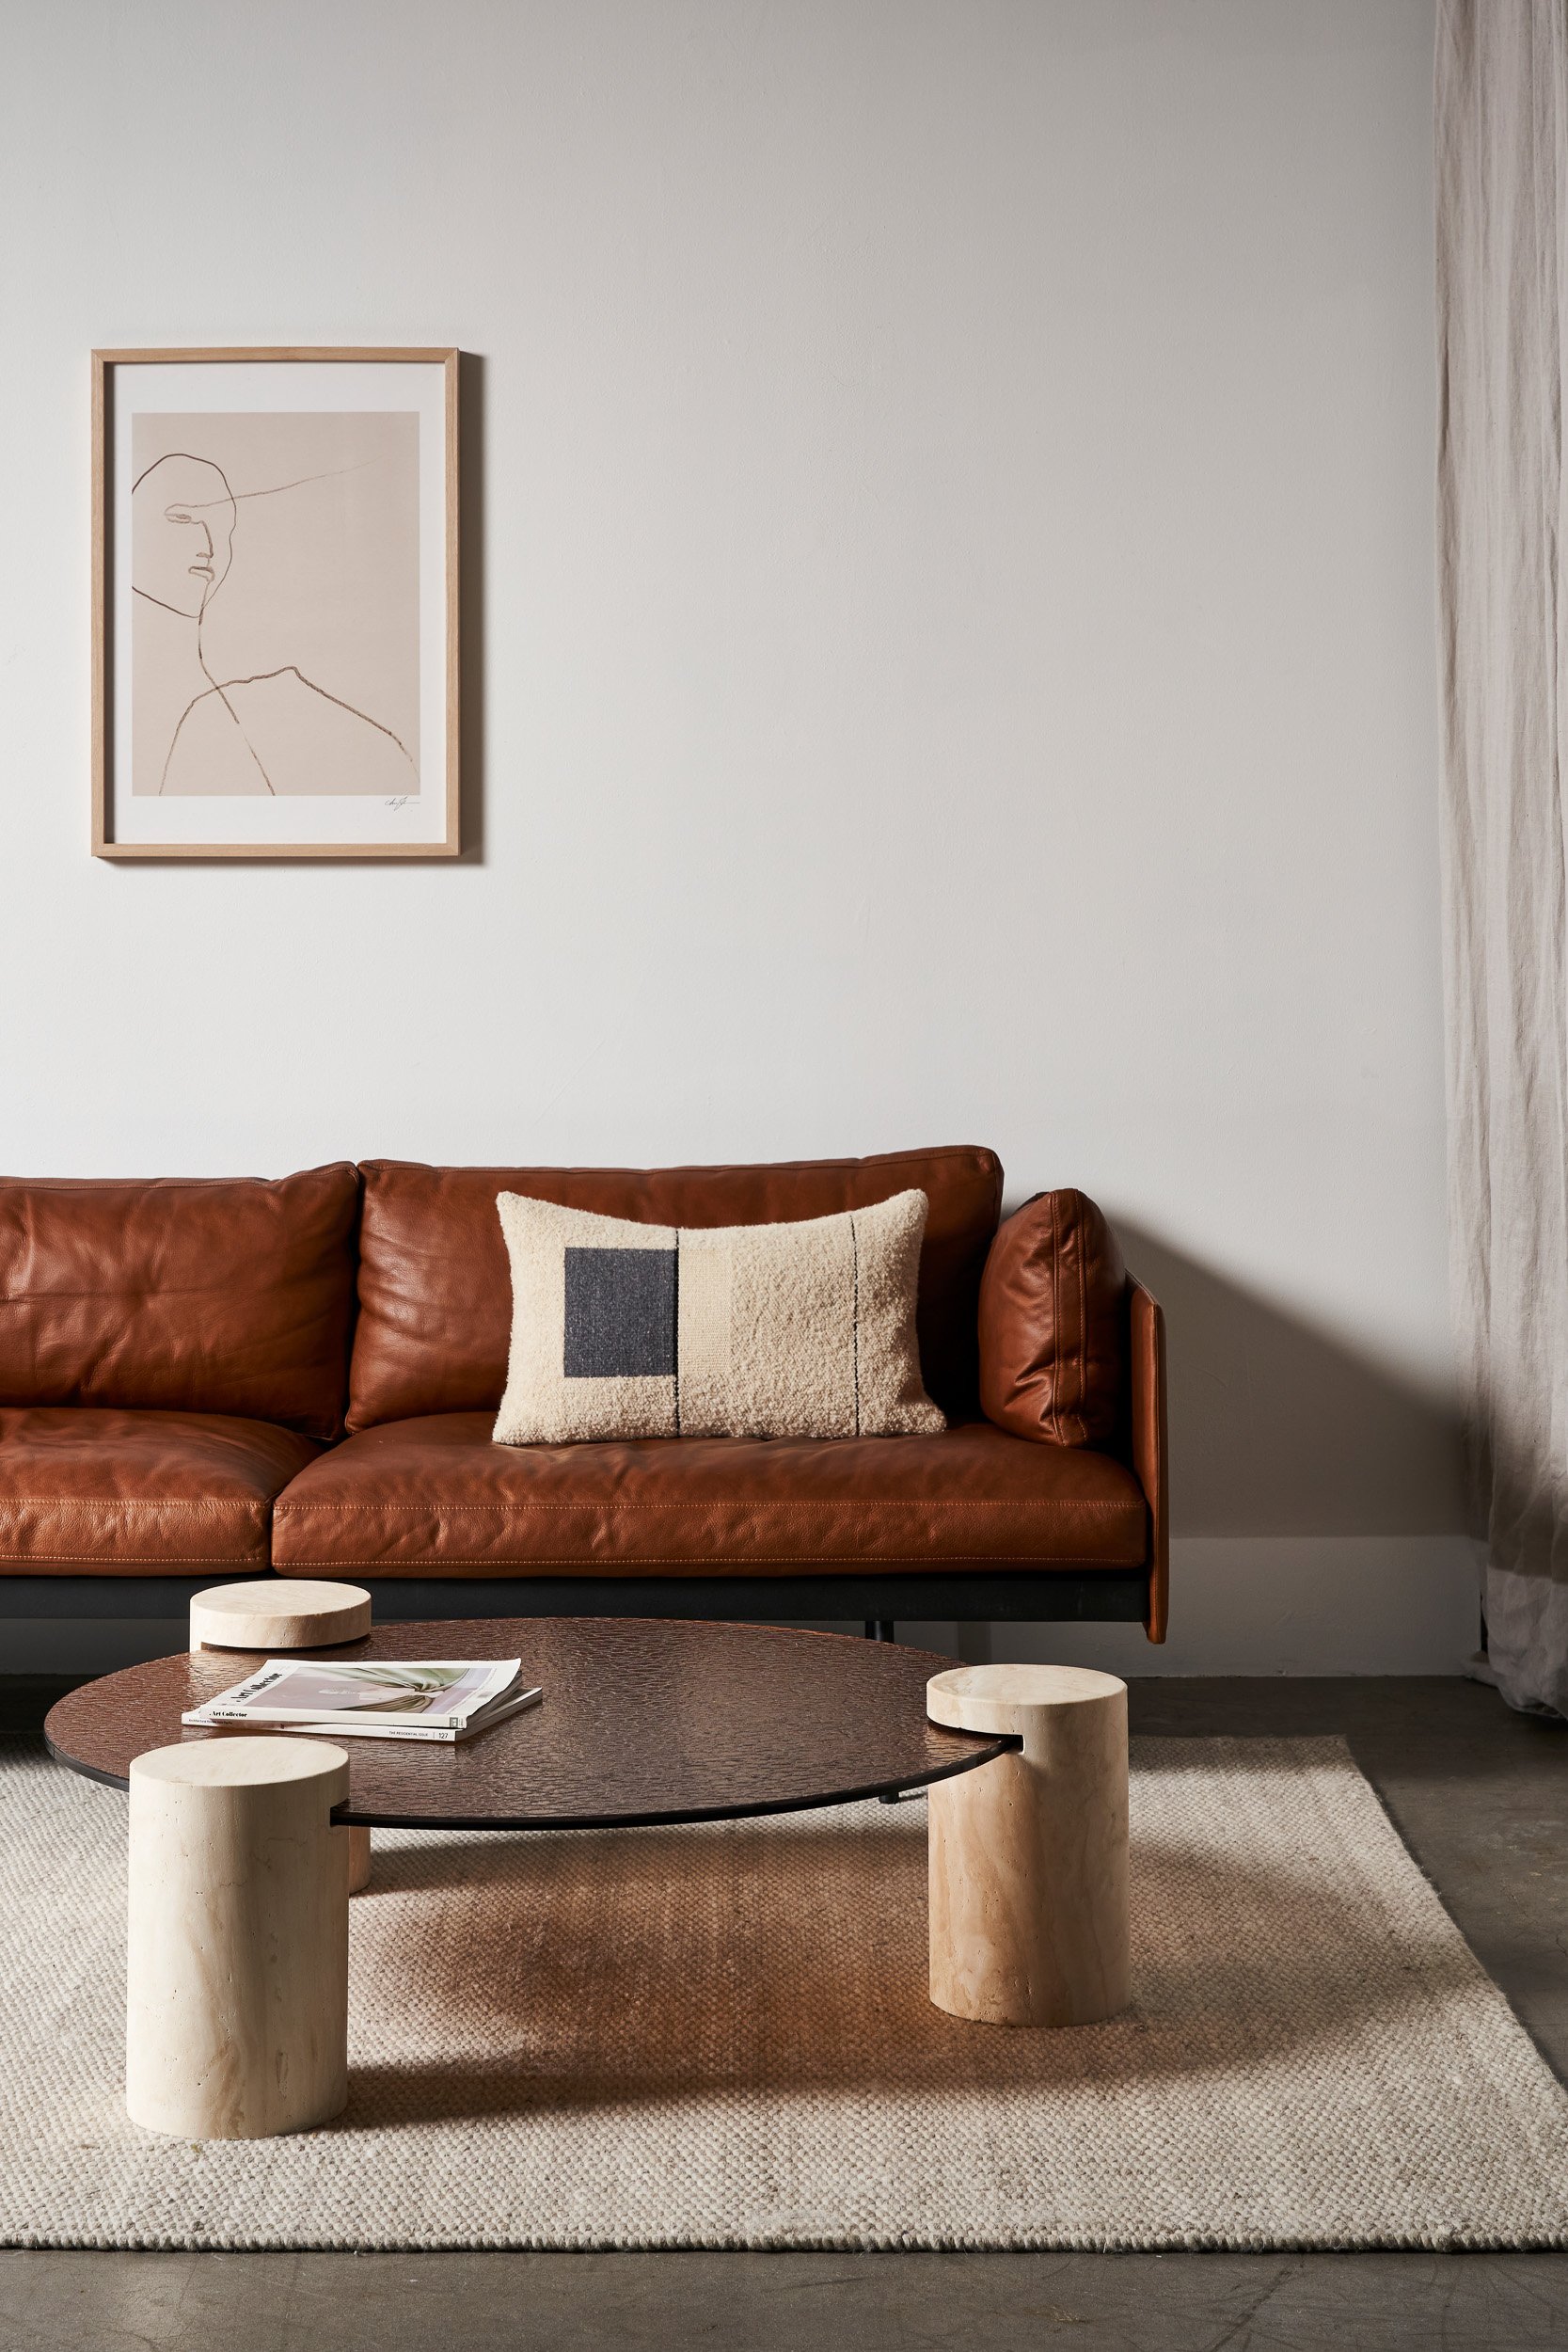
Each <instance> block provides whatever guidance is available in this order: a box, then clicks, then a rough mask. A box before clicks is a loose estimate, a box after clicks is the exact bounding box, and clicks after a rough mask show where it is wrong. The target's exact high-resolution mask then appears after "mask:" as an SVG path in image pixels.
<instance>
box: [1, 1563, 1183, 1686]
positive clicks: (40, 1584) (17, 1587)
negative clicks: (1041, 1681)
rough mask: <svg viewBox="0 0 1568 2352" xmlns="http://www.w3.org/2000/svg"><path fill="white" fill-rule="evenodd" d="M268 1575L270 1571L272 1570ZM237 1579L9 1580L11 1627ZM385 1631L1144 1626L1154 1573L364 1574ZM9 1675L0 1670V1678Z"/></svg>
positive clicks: (174, 1607)
mask: <svg viewBox="0 0 1568 2352" xmlns="http://www.w3.org/2000/svg"><path fill="white" fill-rule="evenodd" d="M263 1573H264V1571H263ZM250 1581H254V1574H253V1572H249V1573H246V1574H241V1575H234V1576H213V1575H207V1576H189V1577H186V1576H0V1619H4V1618H7V1617H18V1618H21V1617H52V1618H55V1619H61V1618H72V1617H77V1618H99V1619H103V1618H108V1619H124V1620H128V1621H129V1620H135V1619H136V1618H148V1617H182V1616H184V1614H185V1613H186V1610H187V1609H188V1607H189V1605H190V1597H191V1595H192V1594H193V1593H197V1592H201V1591H203V1590H204V1589H205V1588H206V1587H207V1586H209V1585H212V1584H241V1583H246V1582H250ZM333 1581H341V1582H343V1583H354V1584H358V1585H361V1586H362V1587H363V1588H364V1589H365V1590H366V1591H368V1592H369V1594H370V1596H371V1598H372V1603H373V1604H374V1613H375V1615H376V1616H377V1617H378V1618H380V1619H381V1620H382V1621H383V1622H388V1621H393V1620H399V1619H401V1620H404V1621H406V1620H408V1619H411V1618H420V1617H699V1618H726V1617H727V1618H735V1619H738V1620H741V1621H744V1622H749V1623H752V1624H762V1625H768V1624H771V1623H775V1622H777V1621H778V1620H779V1619H781V1618H796V1617H817V1618H820V1617H852V1618H861V1619H863V1620H865V1621H866V1622H868V1623H869V1622H873V1621H879V1622H881V1623H883V1624H886V1623H888V1622H890V1621H892V1620H895V1619H897V1618H900V1617H902V1618H903V1619H904V1620H905V1621H906V1622H908V1621H909V1620H911V1619H913V1618H922V1619H928V1618H945V1619H951V1620H953V1621H955V1622H957V1623H958V1624H963V1625H969V1624H974V1623H984V1622H986V1621H987V1620H990V1619H994V1620H996V1621H998V1622H1000V1623H1002V1624H1006V1625H1061V1624H1069V1623H1071V1624H1086V1625H1142V1624H1143V1623H1144V1621H1145V1619H1146V1618H1147V1616H1148V1569H1147V1568H1097V1569H1086V1570H1084V1571H1082V1572H1080V1573H1077V1574H1063V1575H1052V1574H1039V1573H1037V1572H1034V1571H1031V1570H1028V1569H1022V1570H1019V1569H1000V1570H997V1571H996V1572H995V1573H990V1572H985V1573H981V1574H979V1575H974V1576H953V1575H944V1574H943V1573H942V1571H941V1570H940V1569H934V1570H933V1571H932V1572H931V1573H930V1574H929V1575H908V1574H895V1575H886V1576H880V1575H878V1574H876V1573H875V1572H874V1571H871V1570H867V1571H866V1573H865V1574H863V1575H858V1574H851V1575H847V1576H825V1575H824V1576H810V1575H805V1576H529V1577H401V1576H381V1577H377V1576H356V1575H355V1574H354V1573H353V1571H352V1570H345V1571H344V1573H343V1575H342V1577H341V1579H335V1580H333ZM0 1671H3V1669H0Z"/></svg>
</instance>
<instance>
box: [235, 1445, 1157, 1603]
mask: <svg viewBox="0 0 1568 2352" xmlns="http://www.w3.org/2000/svg"><path fill="white" fill-rule="evenodd" d="M490 1426H491V1423H490V1417H489V1415H488V1414H487V1413H439V1414H431V1415H428V1416H425V1417H422V1418H421V1419H420V1420H417V1421H402V1422H383V1423H381V1424H380V1425H379V1426H377V1427H376V1428H373V1429H367V1430H363V1431H361V1432H360V1433H359V1435H357V1436H356V1437H352V1438H348V1439H347V1440H346V1441H345V1442H344V1443H343V1444H342V1445H341V1446H338V1447H336V1448H335V1449H334V1450H333V1451H332V1452H331V1453H329V1454H323V1455H322V1456H321V1457H320V1459H319V1460H317V1461H314V1462H312V1463H311V1464H310V1466H309V1469H307V1470H303V1471H302V1472H301V1473H300V1475H299V1477H297V1478H296V1479H295V1480H294V1482H293V1486H290V1488H289V1490H288V1492H287V1493H286V1494H285V1495H284V1496H283V1497H282V1498H281V1499H280V1500H279V1502H278V1503H277V1509H276V1511H275V1513H274V1518H273V1559H274V1563H275V1565H277V1568H278V1569H279V1570H280V1571H282V1572H283V1573H284V1574H285V1575H287V1574H291V1573H293V1574H296V1575H307V1574H313V1573H314V1572H315V1571H316V1570H318V1569H324V1570H330V1571H336V1570H338V1569H340V1568H342V1569H348V1568H358V1569H361V1570H363V1571H365V1572H366V1573H374V1574H378V1575H382V1576H439V1575H440V1574H442V1573H443V1571H445V1572H448V1573H451V1574H452V1575H464V1576H476V1575H477V1576H483V1575H486V1574H493V1575H496V1576H515V1575H517V1574H518V1573H519V1572H522V1573H525V1574H526V1573H527V1572H528V1571H529V1570H530V1569H538V1570H541V1571H543V1570H551V1571H563V1570H564V1571H569V1572H572V1573H575V1574H578V1575H582V1574H591V1573H592V1572H593V1571H594V1569H600V1570H602V1571H603V1572H604V1573H605V1574H606V1575H612V1576H636V1575H639V1574H643V1573H645V1574H648V1575H659V1574H665V1573H669V1572H671V1571H673V1570H680V1571H683V1572H684V1573H686V1574H689V1575H690V1574H702V1573H703V1572H704V1571H705V1570H707V1571H711V1572H712V1573H713V1574H715V1575H723V1574H724V1573H726V1572H727V1571H731V1570H734V1571H742V1570H743V1571H745V1572H746V1573H747V1574H750V1575H766V1574H768V1573H769V1572H770V1571H776V1572H777V1573H779V1574H781V1575H787V1574H789V1573H790V1572H791V1571H793V1570H799V1569H802V1568H814V1569H830V1570H831V1569H833V1568H843V1569H845V1570H853V1569H856V1568H862V1567H864V1566H867V1565H878V1566H886V1567H900V1568H913V1569H919V1568H951V1567H954V1566H964V1565H973V1566H975V1567H981V1566H991V1565H1004V1566H1024V1565H1039V1564H1042V1563H1043V1564H1045V1565H1061V1566H1063V1567H1067V1566H1091V1567H1137V1566H1141V1565H1143V1563H1144V1562H1145V1561H1146V1560H1147V1558H1148V1511H1147V1508H1146V1505H1145V1502H1144V1498H1143V1491H1142V1489H1141V1487H1140V1486H1139V1485H1138V1482H1137V1480H1136V1479H1135V1478H1134V1477H1133V1475H1132V1471H1131V1470H1128V1469H1126V1468H1125V1467H1124V1466H1123V1465H1122V1464H1121V1463H1120V1462H1117V1461H1115V1460H1113V1459H1112V1458H1111V1456H1110V1455H1108V1454H1095V1453H1091V1452H1089V1451H1087V1450H1086V1449H1083V1448H1069V1447H1065V1446H1051V1445H1039V1444H1032V1443H1030V1442H1029V1440H1028V1439H1026V1438H1009V1437H1007V1436H1006V1435H1005V1434H1004V1432H1003V1431H1001V1430H1000V1429H994V1428H992V1427H991V1426H990V1423H989V1422H964V1423H960V1424H959V1425H958V1426H957V1427H954V1428H951V1429H948V1430H945V1431H943V1432H942V1435H941V1436H939V1437H929V1438H926V1437H921V1438H830V1439H824V1438H639V1439H633V1440H626V1441H624V1442H621V1443H616V1444H590V1445H568V1446H499V1445H494V1444H492V1443H491V1441H490Z"/></svg>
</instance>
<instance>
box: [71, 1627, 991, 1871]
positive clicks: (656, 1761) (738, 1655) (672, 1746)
mask: <svg viewBox="0 0 1568 2352" xmlns="http://www.w3.org/2000/svg"><path fill="white" fill-rule="evenodd" d="M261 1655H262V1653H255V1654H252V1653H250V1652H246V1651H243V1650H227V1651H221V1652H214V1651H198V1652H187V1651H181V1652H180V1653H179V1654H178V1655H177V1656H175V1657H173V1658H158V1659H154V1660H152V1661H151V1662H150V1664H147V1665H144V1666H131V1667H127V1668H126V1670H125V1671H124V1672H123V1673H121V1674H113V1675H105V1676H103V1678H102V1679H101V1680H99V1681H97V1682H89V1683H85V1684H84V1685H83V1686H82V1688H81V1689H80V1690H76V1691H72V1692H70V1694H69V1695H68V1696H67V1697H65V1698H63V1699H61V1700H60V1701H59V1703H58V1705H57V1706H55V1708H52V1709H51V1711H50V1714H49V1718H48V1721H47V1723H46V1724H45V1725H44V1736H45V1738H46V1739H47V1740H48V1742H49V1748H50V1752H51V1754H52V1755H54V1756H57V1757H58V1758H59V1760H60V1762H61V1763H62V1764H68V1765H70V1766H71V1770H72V1771H73V1772H85V1773H87V1775H88V1777H89V1778H91V1779H94V1780H103V1781H108V1782H110V1783H112V1784H113V1786H115V1787H116V1788H125V1787H127V1786H128V1785H129V1779H130V1772H131V1766H132V1763H133V1761H134V1760H135V1757H137V1756H145V1755H146V1754H148V1752H149V1751H150V1750H151V1749H153V1748H160V1747H165V1746H167V1745H169V1744H170V1743H172V1742H174V1741H177V1740H222V1739H228V1738H231V1737H232V1736H234V1735H233V1733H231V1732H229V1731H216V1730H214V1731H197V1730H191V1729H186V1728H185V1727H183V1726H182V1724H181V1721H180V1717H181V1715H182V1712H183V1711H184V1710H185V1709H187V1708H193V1707H198V1706H199V1705H200V1704H201V1703H202V1701H203V1700H205V1699H210V1698H215V1697H216V1695H217V1693H218V1692H220V1691H226V1690H228V1689H230V1687H231V1686H232V1685H233V1684H234V1683H236V1682H238V1681H240V1680H241V1679H242V1677H244V1676H245V1675H246V1674H248V1673H249V1672H250V1671H251V1669H252V1668H253V1667H254V1666H255V1664H256V1663H257V1662H258V1660H259V1657H260V1656H261ZM311 1656H312V1658H316V1659H327V1658H475V1659H477V1658H513V1657H516V1658H520V1659H521V1660H522V1661H523V1665H522V1672H523V1678H524V1680H525V1681H526V1682H536V1683H539V1684H541V1685H542V1686H543V1689H544V1693H545V1695H544V1700H543V1703H542V1704H541V1705H540V1706H538V1707H536V1708H531V1709H529V1710H528V1711H527V1712H526V1713H524V1714H521V1715H516V1716H514V1717H513V1718H512V1720H511V1721H510V1722H509V1723H503V1724H497V1725H496V1726H495V1728H494V1729H493V1730H490V1731H482V1732H480V1733H479V1734H478V1735H477V1736H476V1737H475V1738H474V1739H472V1740H466V1741H463V1742H460V1743H458V1744H456V1745H452V1746H448V1745H446V1744H445V1743H443V1742H437V1741H434V1740H431V1741H424V1740H420V1741H413V1740H407V1741H404V1740H367V1739H348V1740H344V1741H343V1749H344V1752H345V1753H346V1755H347V1756H348V1759H349V1794H348V1798H347V1801H346V1803H344V1804H341V1805H339V1806H337V1807H336V1808H335V1809H334V1812H333V1817H332V1818H333V1819H334V1820H336V1821H340V1822H342V1823H345V1824H348V1825H351V1826H360V1827H365V1828H396V1829H463V1830H474V1829H498V1830H499V1829H506V1830H520V1829H601V1828H606V1829H607V1828H611V1827H617V1826H622V1827H624V1826H629V1825H631V1824H634V1823H646V1824H649V1825H651V1824H653V1823H656V1822H668V1821H712V1820H727V1819H734V1818H736V1817H737V1816H741V1815H746V1814H757V1813H793V1812H798V1811H800V1810H803V1809H805V1808H807V1807H809V1806H813V1805H826V1804H852V1803H853V1802H854V1801H855V1800H856V1799H857V1798H862V1797H880V1796H895V1795H898V1794H899V1793H901V1792H902V1791H904V1790H906V1789H911V1788H926V1787H927V1786H928V1785H929V1784H930V1783H931V1782H933V1781H938V1780H945V1779H947V1778H948V1777H949V1776H950V1775H951V1774H952V1773H955V1772H973V1771H974V1768H975V1766H976V1765H980V1764H989V1763H990V1762H991V1761H992V1760H993V1759H994V1758H995V1757H997V1756H1002V1755H1004V1754H1005V1753H1006V1751H1008V1750H1009V1749H1013V1748H1017V1747H1018V1746H1019V1744H1020V1742H1019V1740H1018V1739H1017V1738H1016V1737H1009V1736H1007V1735H998V1734H979V1733H974V1732H968V1731H956V1730H949V1729H947V1728H945V1727H944V1726H942V1725H941V1724H932V1723H928V1722H927V1717H926V1686H927V1682H928V1681H929V1680H930V1678H931V1677H932V1676H933V1675H936V1674H940V1673H942V1671H943V1669H944V1668H947V1667H950V1666H951V1665H952V1663H953V1661H952V1660H951V1659H948V1658H942V1657H939V1656H937V1655H935V1654H934V1653H933V1652H931V1651H928V1650H916V1649H905V1648H902V1647H900V1646H899V1645H897V1644H896V1643H890V1642H889V1643H884V1642H865V1641H859V1640H855V1639H852V1638H850V1637H848V1636H847V1635H844V1634H835V1633H800V1632H790V1631H785V1630H784V1629H779V1628H776V1627H770V1626H751V1625H707V1624H699V1623H689V1622H683V1621H679V1620H676V1621H671V1620H667V1619H662V1618H647V1617H641V1618H629V1619H628V1618H616V1617H498V1618H485V1619H472V1618H459V1619H456V1620H451V1621H436V1622H434V1623H425V1624H415V1625H386V1626H379V1627H377V1628H375V1629H373V1630H372V1632H370V1633H368V1634H365V1635H362V1636H361V1637H360V1639H359V1640H357V1641H355V1642H345V1643H342V1644H341V1645H337V1646H335V1647H333V1648H330V1649H320V1650H313V1651H312V1652H311ZM245 1728H246V1726H243V1725H236V1726H235V1731H241V1730H244V1729H245ZM248 1728H250V1729H251V1730H261V1729H265V1730H267V1731H269V1732H270V1731H271V1730H272V1729H273V1726H271V1725H265V1726H263V1725H252V1726H249V1727H248ZM291 1736H293V1737H298V1738H309V1737H312V1736H315V1737H319V1738H325V1739H330V1737H331V1734H330V1733H329V1732H327V1733H321V1734H315V1735H311V1734H309V1733H299V1734H293V1735H291Z"/></svg>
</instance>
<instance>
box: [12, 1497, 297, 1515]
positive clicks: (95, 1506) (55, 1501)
mask: <svg viewBox="0 0 1568 2352" xmlns="http://www.w3.org/2000/svg"><path fill="white" fill-rule="evenodd" d="M266 1507H267V1506H266V1504H265V1503H264V1502H182V1501H181V1500H180V1498H179V1497H178V1496H176V1495H171V1496H170V1497H169V1500H168V1501H167V1502H147V1501H146V1500H144V1499H143V1498H140V1497H138V1496H135V1495H39V1496H38V1497H36V1498H34V1499H30V1500H29V1501H27V1502H10V1501H9V1500H8V1499H7V1500H6V1501H3V1502H0V1518H5V1517H7V1516H10V1517H12V1518H21V1517H22V1516H23V1515H24V1513H26V1512H29V1511H264V1510H265V1509H266Z"/></svg>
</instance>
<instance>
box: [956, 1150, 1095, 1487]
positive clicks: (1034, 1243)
mask: <svg viewBox="0 0 1568 2352" xmlns="http://www.w3.org/2000/svg"><path fill="white" fill-rule="evenodd" d="M1126 1330H1127V1268H1126V1266H1125V1264H1124V1263H1123V1262H1122V1255H1121V1250H1120V1248H1118V1246H1117V1237H1116V1235H1115V1233H1113V1232H1112V1231H1111V1228H1110V1226H1109V1225H1108V1224H1107V1223H1106V1221H1105V1218H1104V1216H1103V1215H1102V1214H1101V1211H1100V1210H1099V1209H1098V1208H1097V1207H1096V1206H1095V1204H1094V1202H1093V1201H1092V1200H1090V1199H1089V1198H1088V1196H1087V1194H1086V1193H1082V1192H1075V1191H1065V1192H1038V1193H1037V1194H1036V1195H1035V1197H1034V1199H1033V1200H1026V1201H1025V1202H1024V1204H1023V1206H1022V1209H1019V1210H1017V1211H1016V1212H1015V1213H1014V1215H1013V1216H1010V1217H1008V1218H1006V1221H1005V1222H1004V1223H1003V1224H1002V1225H1001V1226H1000V1227H999V1228H998V1231H997V1234H996V1238H995V1240H994V1241H993V1242H992V1243H991V1246H990V1256H989V1257H988V1258H987V1260H986V1267H985V1272H984V1274H983V1275H982V1277H981V1279H980V1403H981V1406H983V1408H984V1410H985V1414H986V1418H987V1419H988V1420H989V1421H993V1422H995V1423H996V1425H997V1427H998V1428H999V1429H1006V1430H1007V1431H1009V1432H1010V1434H1011V1435H1012V1436H1013V1437H1015V1438H1034V1439H1035V1440H1036V1442H1037V1443H1038V1444H1044V1445H1071V1446H1098V1445H1105V1444H1108V1443H1109V1442H1110V1441H1111V1440H1112V1439H1114V1438H1115V1437H1116V1436H1117V1431H1118V1430H1119V1429H1120V1427H1121V1426H1122V1422H1123V1419H1124V1414H1125V1406H1124V1399H1125V1394H1126V1384H1127V1372H1126Z"/></svg>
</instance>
